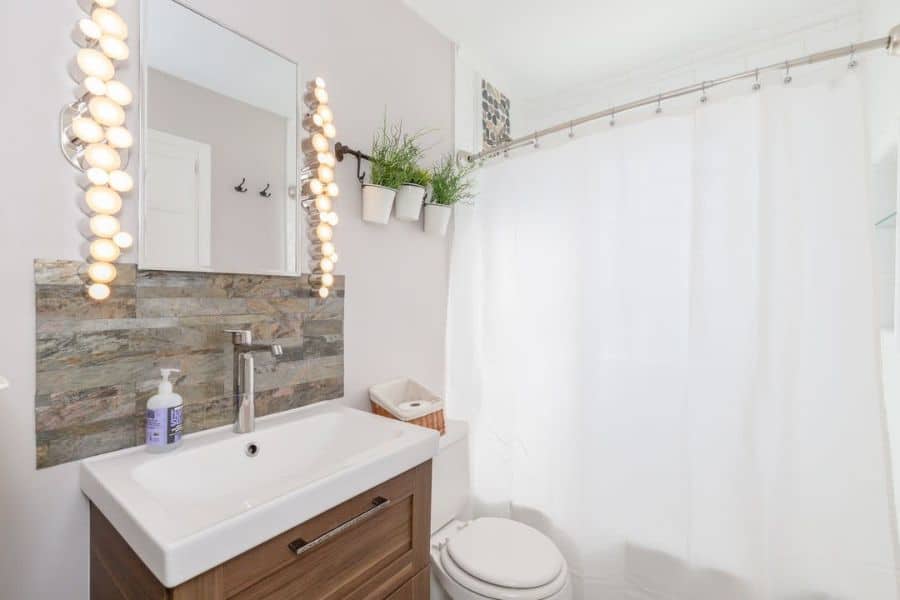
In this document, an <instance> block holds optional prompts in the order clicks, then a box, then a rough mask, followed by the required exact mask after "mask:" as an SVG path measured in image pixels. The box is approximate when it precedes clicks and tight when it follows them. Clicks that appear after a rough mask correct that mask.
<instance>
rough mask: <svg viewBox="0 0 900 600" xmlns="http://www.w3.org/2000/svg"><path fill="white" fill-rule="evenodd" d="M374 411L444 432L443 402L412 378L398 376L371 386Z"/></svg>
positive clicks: (442, 433) (377, 413) (370, 395)
mask: <svg viewBox="0 0 900 600" xmlns="http://www.w3.org/2000/svg"><path fill="white" fill-rule="evenodd" d="M369 400H370V401H371V403H372V412H373V413H375V414H376V415H380V416H382V417H388V418H390V419H396V420H398V421H403V422H405V423H412V424H413V425H419V426H421V427H428V428H429V429H434V430H436V431H438V432H440V434H441V435H444V432H445V431H446V425H445V423H444V402H443V401H442V400H441V399H440V398H439V397H438V396H436V395H434V394H433V393H431V392H430V391H429V390H428V389H427V388H425V387H424V386H422V385H420V384H418V383H416V382H415V381H412V380H411V379H395V380H393V381H388V382H385V383H381V384H378V385H373V386H372V387H370V388H369Z"/></svg>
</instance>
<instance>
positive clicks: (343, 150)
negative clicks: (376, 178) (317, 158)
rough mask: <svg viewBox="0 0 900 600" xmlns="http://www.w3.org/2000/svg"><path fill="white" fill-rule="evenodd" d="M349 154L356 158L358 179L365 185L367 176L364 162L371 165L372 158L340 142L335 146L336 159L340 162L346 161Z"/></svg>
mask: <svg viewBox="0 0 900 600" xmlns="http://www.w3.org/2000/svg"><path fill="white" fill-rule="evenodd" d="M347 154H349V155H351V156H355V157H356V178H357V179H359V182H360V183H363V182H364V181H365V180H366V174H365V173H363V171H362V161H364V160H367V161H369V162H370V163H371V162H372V157H371V156H369V155H368V154H366V153H365V152H360V151H359V150H354V149H353V148H351V147H349V146H347V145H345V144H342V143H340V142H338V143H337V144H335V145H334V157H335V158H336V159H337V161H338V162H342V161H343V160H344V156H345V155H347Z"/></svg>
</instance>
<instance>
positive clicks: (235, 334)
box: [225, 329, 253, 345]
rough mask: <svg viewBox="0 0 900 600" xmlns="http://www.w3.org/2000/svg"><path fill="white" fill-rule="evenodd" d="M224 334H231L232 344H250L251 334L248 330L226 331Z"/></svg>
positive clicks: (251, 340)
mask: <svg viewBox="0 0 900 600" xmlns="http://www.w3.org/2000/svg"><path fill="white" fill-rule="evenodd" d="M225 333H230V334H231V343H232V344H235V345H237V344H251V343H252V342H253V333H252V332H251V331H250V330H249V329H226V330H225Z"/></svg>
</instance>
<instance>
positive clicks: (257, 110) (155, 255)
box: [138, 0, 302, 275]
mask: <svg viewBox="0 0 900 600" xmlns="http://www.w3.org/2000/svg"><path fill="white" fill-rule="evenodd" d="M141 77H142V82H141V90H142V102H141V132H142V136H141V140H142V144H141V153H142V160H141V176H140V182H141V183H140V234H139V238H140V239H139V242H140V245H139V259H138V266H139V267H140V268H141V269H166V270H179V271H213V272H222V273H252V274H269V275H299V273H300V265H301V264H302V263H301V260H300V259H301V256H300V248H301V247H302V245H301V239H300V237H301V229H300V228H301V223H302V221H301V218H300V217H301V215H300V210H301V209H300V203H299V201H298V200H297V178H298V172H299V171H298V160H299V159H298V136H299V135H300V132H299V130H298V111H299V106H300V101H301V98H300V97H299V94H300V93H301V91H300V90H299V82H300V75H299V69H298V65H297V64H296V63H294V62H292V61H290V60H288V59H287V58H285V57H283V56H281V55H279V54H277V53H275V52H273V51H272V50H269V49H267V48H265V47H263V46H261V45H259V44H257V43H255V42H253V41H251V40H249V39H247V38H245V37H243V36H241V35H240V34H238V33H236V32H234V31H231V30H229V29H227V28H225V27H223V26H222V25H220V24H218V23H216V22H214V21H212V20H210V19H208V18H206V17H204V16H202V15H200V14H198V13H196V12H194V11H193V10H191V9H189V8H187V7H185V6H183V5H181V4H179V3H178V2H175V1H174V0H143V2H142V14H141Z"/></svg>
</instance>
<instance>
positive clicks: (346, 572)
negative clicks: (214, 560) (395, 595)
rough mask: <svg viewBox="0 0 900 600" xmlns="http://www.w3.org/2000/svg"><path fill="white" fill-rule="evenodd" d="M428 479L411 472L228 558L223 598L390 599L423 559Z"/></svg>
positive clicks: (425, 470) (423, 472)
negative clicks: (224, 596) (239, 554)
mask: <svg viewBox="0 0 900 600" xmlns="http://www.w3.org/2000/svg"><path fill="white" fill-rule="evenodd" d="M430 477H431V474H430V465H423V466H422V467H419V468H417V469H413V470H412V471H408V472H406V473H404V474H403V475H400V476H399V477H395V478H394V479H391V480H389V481H387V482H385V483H383V484H381V485H379V486H376V487H374V488H372V489H371V490H369V491H367V492H364V493H362V494H360V495H359V496H356V497H355V498H352V499H350V500H348V501H347V502H345V503H343V504H340V505H338V506H336V507H335V508H333V509H331V510H329V511H327V512H325V513H322V514H321V515H319V516H317V517H315V518H313V519H311V520H310V521H307V522H306V523H303V524H302V525H298V526H297V527H294V528H293V529H291V530H289V531H286V532H285V533H283V534H281V535H279V536H277V537H275V538H273V539H271V540H269V541H268V542H266V543H264V544H261V545H260V546H257V547H256V548H254V549H252V550H250V551H248V552H246V553H245V554H242V555H241V556H238V557H237V558H234V559H232V560H231V561H229V562H227V563H225V564H224V565H223V576H224V580H225V594H226V597H227V598H235V599H236V600H256V599H260V598H267V599H272V600H281V599H285V600H286V599H289V598H341V599H343V598H347V599H351V598H385V597H387V596H388V595H389V594H390V593H391V592H393V591H394V590H396V589H397V588H398V587H399V586H400V585H401V584H402V583H403V582H405V581H407V580H409V579H410V578H412V577H413V576H414V575H415V574H416V573H418V572H419V571H420V570H421V569H422V568H423V567H424V566H426V565H427V560H428V556H427V553H428V530H429V525H428V518H429V515H428V513H429V511H430V498H429V496H430V493H429V491H428V488H429V487H430Z"/></svg>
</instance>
